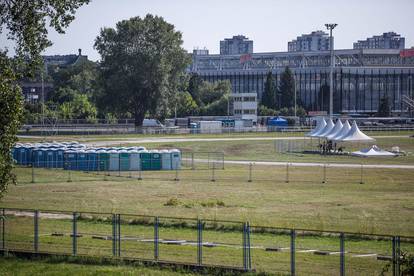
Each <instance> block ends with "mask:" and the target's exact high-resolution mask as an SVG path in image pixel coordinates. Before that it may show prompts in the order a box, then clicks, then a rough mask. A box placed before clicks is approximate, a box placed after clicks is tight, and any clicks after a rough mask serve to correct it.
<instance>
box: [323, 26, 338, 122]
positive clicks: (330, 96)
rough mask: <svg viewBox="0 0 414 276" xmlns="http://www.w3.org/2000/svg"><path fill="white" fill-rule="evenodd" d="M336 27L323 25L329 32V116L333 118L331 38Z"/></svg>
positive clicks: (332, 54)
mask: <svg viewBox="0 0 414 276" xmlns="http://www.w3.org/2000/svg"><path fill="white" fill-rule="evenodd" d="M336 26H338V24H336V23H332V24H325V27H326V28H327V29H328V30H329V48H330V51H331V66H330V72H329V116H330V117H331V118H332V116H333V68H334V66H335V56H334V41H333V37H332V30H333V29H335V27H336Z"/></svg>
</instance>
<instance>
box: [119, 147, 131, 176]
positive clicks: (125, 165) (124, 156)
mask: <svg viewBox="0 0 414 276" xmlns="http://www.w3.org/2000/svg"><path fill="white" fill-rule="evenodd" d="M118 153H119V169H120V170H121V171H128V170H129V162H130V160H129V159H130V153H129V151H127V150H125V149H124V150H120V151H119V152H118Z"/></svg>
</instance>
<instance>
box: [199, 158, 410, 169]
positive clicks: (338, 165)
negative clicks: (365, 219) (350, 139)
mask: <svg viewBox="0 0 414 276" xmlns="http://www.w3.org/2000/svg"><path fill="white" fill-rule="evenodd" d="M194 161H195V162H200V163H208V162H209V160H207V159H194ZM210 162H211V160H210ZM220 162H221V161H220ZM224 163H225V164H235V165H248V164H250V163H252V164H253V165H262V166H284V167H286V165H287V164H289V165H291V166H295V167H323V166H324V165H325V164H326V163H317V162H279V161H247V160H244V161H238V160H225V161H224ZM326 166H327V167H330V168H361V164H352V163H329V164H326ZM363 168H364V169H408V170H414V165H391V164H390V165H386V164H364V165H363Z"/></svg>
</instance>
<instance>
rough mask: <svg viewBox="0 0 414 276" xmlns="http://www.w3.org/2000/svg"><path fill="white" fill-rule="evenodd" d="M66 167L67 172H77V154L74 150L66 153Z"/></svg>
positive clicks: (64, 166)
mask: <svg viewBox="0 0 414 276" xmlns="http://www.w3.org/2000/svg"><path fill="white" fill-rule="evenodd" d="M64 159H65V162H64V165H63V168H64V169H65V170H77V152H76V151H74V150H67V151H65V153H64Z"/></svg>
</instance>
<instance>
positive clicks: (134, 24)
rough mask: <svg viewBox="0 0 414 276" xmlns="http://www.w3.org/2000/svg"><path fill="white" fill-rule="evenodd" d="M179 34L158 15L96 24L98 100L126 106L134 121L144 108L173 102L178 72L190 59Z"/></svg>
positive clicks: (141, 117) (119, 107) (150, 111)
mask: <svg viewBox="0 0 414 276" xmlns="http://www.w3.org/2000/svg"><path fill="white" fill-rule="evenodd" d="M181 37H182V35H181V33H180V32H178V31H176V30H175V29H174V25H171V24H169V23H167V22H166V21H165V20H164V19H163V18H162V17H158V16H153V15H150V14H148V15H146V16H145V17H144V18H140V17H132V18H131V19H129V20H123V21H120V22H118V23H117V24H116V28H115V29H113V28H104V29H101V32H100V34H99V36H98V37H97V38H96V40H95V45H94V47H95V48H96V49H97V50H98V52H99V53H100V55H101V57H102V61H101V68H102V69H101V71H102V79H103V82H104V88H103V89H104V91H103V94H102V97H101V100H100V103H101V106H109V107H110V109H111V110H110V111H115V112H125V111H128V112H131V113H132V114H133V116H134V119H135V126H142V122H143V120H144V117H145V115H146V114H154V113H156V111H157V108H159V107H160V106H168V102H169V100H170V99H171V102H173V101H174V102H175V93H176V87H177V84H178V81H179V78H180V76H181V75H182V73H183V72H184V69H185V68H186V66H187V65H188V63H189V62H190V60H189V56H188V54H187V52H186V51H185V50H184V49H183V48H182V47H181V46H182V43H183V41H182V38H181Z"/></svg>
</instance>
